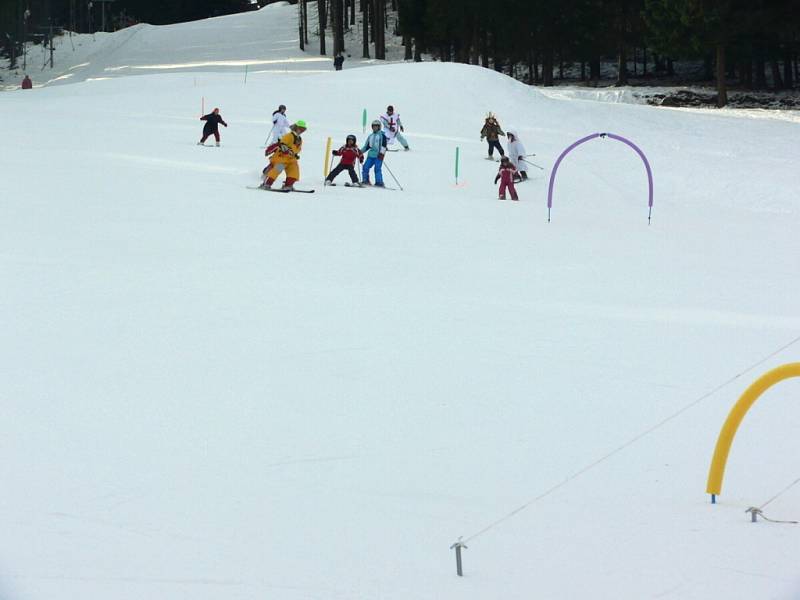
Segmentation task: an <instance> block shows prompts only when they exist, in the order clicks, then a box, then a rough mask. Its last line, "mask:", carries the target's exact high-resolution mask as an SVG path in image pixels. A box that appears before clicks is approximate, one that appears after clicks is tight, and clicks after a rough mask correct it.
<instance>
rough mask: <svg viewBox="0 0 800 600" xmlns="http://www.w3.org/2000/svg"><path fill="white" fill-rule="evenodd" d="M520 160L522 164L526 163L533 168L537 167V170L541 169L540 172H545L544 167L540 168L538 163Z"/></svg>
mask: <svg viewBox="0 0 800 600" xmlns="http://www.w3.org/2000/svg"><path fill="white" fill-rule="evenodd" d="M520 160H521V161H522V162H524V163H528V164H529V165H530V166H532V167H536V168H537V169H539V170H540V171H544V167H540V166H539V165H537V164H536V163H532V162H531V161H529V160H525V159H524V158H520Z"/></svg>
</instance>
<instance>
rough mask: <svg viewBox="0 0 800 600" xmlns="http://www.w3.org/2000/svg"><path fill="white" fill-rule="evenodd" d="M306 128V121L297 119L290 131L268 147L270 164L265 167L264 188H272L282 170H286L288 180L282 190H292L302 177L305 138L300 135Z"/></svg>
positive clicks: (267, 154) (266, 153)
mask: <svg viewBox="0 0 800 600" xmlns="http://www.w3.org/2000/svg"><path fill="white" fill-rule="evenodd" d="M305 130H306V122H305V121H302V120H301V121H297V122H296V123H295V124H294V125H292V126H290V127H289V133H287V134H285V135H283V136H281V138H280V139H279V140H278V141H277V142H275V143H274V144H272V145H271V146H268V147H267V150H266V152H265V153H264V154H265V155H266V156H269V157H270V160H269V165H268V166H267V167H266V168H265V169H264V171H263V172H264V174H265V179H264V182H263V183H262V184H261V187H262V188H265V189H271V188H272V184H273V183H275V180H276V179H277V178H278V175H280V174H281V172H282V171H286V181H284V182H283V187H281V190H282V191H291V190H292V189H294V184H295V182H296V181H298V180H299V179H300V164H299V162H298V161H299V159H300V151H301V150H302V149H303V138H302V137H300V135H301V134H302V133H303V132H305Z"/></svg>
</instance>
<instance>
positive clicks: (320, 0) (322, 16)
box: [317, 0, 328, 56]
mask: <svg viewBox="0 0 800 600" xmlns="http://www.w3.org/2000/svg"><path fill="white" fill-rule="evenodd" d="M317 16H318V17H319V53H320V55H322V56H325V54H326V50H325V28H326V27H327V26H328V15H327V13H326V11H325V1H324V0H317Z"/></svg>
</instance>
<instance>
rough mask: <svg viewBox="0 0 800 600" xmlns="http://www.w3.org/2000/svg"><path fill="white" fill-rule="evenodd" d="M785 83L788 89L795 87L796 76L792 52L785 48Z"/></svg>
mask: <svg viewBox="0 0 800 600" xmlns="http://www.w3.org/2000/svg"><path fill="white" fill-rule="evenodd" d="M783 85H785V86H786V89H787V90H790V89H792V88H793V87H794V78H793V77H792V53H791V51H790V50H785V51H784V53H783Z"/></svg>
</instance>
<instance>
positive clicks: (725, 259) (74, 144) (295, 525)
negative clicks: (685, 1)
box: [0, 5, 800, 600]
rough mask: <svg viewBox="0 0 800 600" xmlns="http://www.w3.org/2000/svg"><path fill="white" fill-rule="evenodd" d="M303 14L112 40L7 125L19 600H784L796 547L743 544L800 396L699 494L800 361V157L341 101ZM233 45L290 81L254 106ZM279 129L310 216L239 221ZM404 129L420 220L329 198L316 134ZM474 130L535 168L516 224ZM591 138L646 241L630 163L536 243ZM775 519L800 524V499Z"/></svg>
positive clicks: (261, 78) (410, 88)
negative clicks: (206, 123) (389, 110)
mask: <svg viewBox="0 0 800 600" xmlns="http://www.w3.org/2000/svg"><path fill="white" fill-rule="evenodd" d="M293 10H294V9H292V8H290V7H287V6H285V5H275V6H270V7H268V8H266V9H263V10H262V11H260V12H258V13H251V14H247V15H237V16H233V17H223V18H219V19H212V20H207V21H202V22H198V23H187V24H183V25H175V26H170V27H169V28H164V29H163V30H161V29H160V28H142V29H141V30H140V31H139V32H138V33H137V32H136V31H133V32H131V31H129V30H126V31H122V32H119V33H116V34H113V35H109V36H108V40H109V41H108V44H112V45H113V47H114V48H116V50H115V51H114V52H113V53H112V54H111V55H110V56H105V55H100V54H98V55H96V56H95V57H94V58H93V59H92V61H91V62H92V64H90V65H87V66H86V67H85V68H81V69H75V72H76V75H75V76H74V77H72V78H70V79H69V80H62V81H64V82H66V83H70V82H75V83H74V84H73V85H49V86H45V87H43V88H38V89H34V90H32V91H30V92H8V93H3V94H0V108H2V111H3V114H5V115H6V116H7V121H6V124H5V126H4V144H3V146H4V148H5V149H4V151H3V160H2V165H3V167H2V175H1V176H0V224H1V226H2V236H0V290H2V293H0V307H1V308H2V310H0V331H2V337H0V365H2V368H0V411H1V412H0V449H1V450H2V452H1V454H0V456H2V459H0V482H2V493H0V531H2V537H0V598H1V599H2V600H50V599H59V600H66V599H69V600H77V599H80V600H108V599H114V600H141V599H142V598H147V599H148V600H176V599H179V598H180V599H183V598H191V599H192V600H211V599H218V598H226V599H230V600H233V599H247V600H251V599H253V600H255V599H259V600H262V599H264V598H268V599H273V598H274V599H280V600H300V599H320V600H344V599H378V598H380V599H381V600H411V599H413V600H445V599H447V600H450V599H452V600H456V599H458V600H485V599H488V598H498V599H503V600H529V599H532V598H537V599H539V598H548V599H550V598H558V599H562V598H568V599H571V598H592V599H619V598H626V599H627V598H631V599H638V598H681V599H684V598H688V599H694V598H704V599H706V598H710V597H714V598H729V599H730V598H742V599H750V598H759V599H763V598H781V599H791V598H797V597H798V595H800V574H798V571H797V557H796V554H797V548H798V542H799V539H798V536H800V526H797V525H786V524H775V523H769V522H765V521H761V522H759V523H757V524H752V523H750V522H749V519H748V516H747V515H746V514H745V513H744V511H745V509H746V508H747V507H749V506H759V505H761V504H763V503H764V502H766V501H767V500H769V499H770V498H772V497H773V496H774V495H775V494H777V493H778V492H780V491H781V490H783V489H784V488H786V487H787V486H788V485H789V484H791V483H792V482H793V481H795V480H796V479H797V478H798V477H799V476H800V463H798V460H797V457H798V456H800V437H799V436H797V434H796V432H797V430H798V428H799V427H800V407H798V404H797V396H798V393H800V382H798V381H797V380H789V381H786V382H784V383H781V384H780V385H779V386H776V387H775V388H773V389H771V390H770V391H769V392H768V393H767V394H765V396H764V397H763V398H762V399H761V400H760V401H759V402H758V403H757V404H756V405H755V406H754V407H753V409H752V410H751V411H750V413H749V414H748V415H747V418H746V419H745V421H744V423H743V425H742V427H741V429H740V431H739V433H738V435H737V438H736V440H735V442H734V445H733V450H732V452H731V457H730V461H729V463H728V470H727V474H726V480H725V486H724V489H723V493H722V496H721V497H720V502H719V504H718V505H716V506H712V505H710V504H709V501H708V497H707V496H706V495H705V493H704V492H705V477H706V473H707V469H708V465H709V461H710V459H711V453H712V450H713V447H714V443H715V441H716V437H717V434H718V432H719V428H720V427H721V425H722V422H723V420H724V419H725V416H726V415H727V413H728V410H729V409H730V407H731V406H732V405H733V403H734V402H735V400H736V399H737V398H738V396H739V395H740V394H741V393H742V391H743V390H744V389H745V387H747V385H749V384H750V383H751V382H752V381H753V380H755V379H756V378H757V377H758V376H759V375H761V374H762V373H764V372H765V371H767V370H768V369H769V368H771V367H774V366H777V365H780V364H783V363H788V362H793V361H798V360H799V359H800V342H797V343H794V344H793V345H791V344H790V343H791V342H793V341H796V340H797V339H798V336H800V310H799V309H798V294H799V293H800V283H799V282H798V277H797V274H798V267H800V260H799V259H798V257H799V256H800V238H798V235H797V231H798V225H800V216H799V215H798V204H797V197H798V196H797V190H798V184H800V168H798V167H800V165H799V164H798V158H797V148H798V141H797V140H798V134H799V133H800V129H798V124H797V123H796V122H791V121H790V120H786V119H775V118H770V117H769V116H768V115H761V114H758V113H748V114H746V115H745V116H739V113H736V112H734V111H720V112H704V113H698V112H683V111H674V110H659V109H655V108H652V107H647V106H636V105H627V104H606V103H595V102H587V101H579V100H572V99H568V98H549V97H546V96H544V95H542V94H540V93H538V92H537V91H536V90H535V89H532V88H528V87H526V86H524V85H522V84H520V83H518V82H515V81H513V80H511V79H508V78H506V77H503V76H501V75H499V74H497V73H494V72H492V71H487V70H482V69H480V68H477V67H470V66H465V65H453V64H441V63H424V64H393V65H381V66H372V67H365V68H359V69H347V68H346V70H345V71H343V72H341V73H336V72H333V71H332V70H330V66H329V64H327V63H320V62H311V61H308V62H305V61H304V60H303V59H306V58H307V59H312V60H313V61H316V60H317V59H318V58H317V57H316V56H315V55H314V54H309V55H307V56H302V55H300V54H299V52H298V51H296V50H295V49H294V42H293V41H292V38H293V37H294V33H293V32H294V31H295V29H296V27H295V22H294V21H293V20H292V19H293ZM251 24H252V27H253V28H256V27H257V28H259V29H260V30H261V31H262V32H265V33H266V34H267V35H266V36H265V38H266V39H268V40H270V41H269V44H270V45H269V46H268V47H261V46H257V45H256V44H255V42H256V40H257V36H255V35H254V34H253V33H252V32H251V31H250V29H249V28H250V27H251ZM162 31H163V33H162ZM200 31H202V35H198V32H200ZM237 36H238V37H237ZM190 39H191V40H193V41H192V43H191V44H189V43H188V40H190ZM232 39H240V40H243V41H246V42H247V43H251V42H252V43H253V44H254V45H253V54H252V56H251V57H250V58H253V59H254V60H255V59H258V58H259V57H262V59H263V60H265V61H266V60H270V61H271V60H280V61H282V62H280V63H270V64H276V65H278V66H276V67H274V68H273V67H272V66H270V64H265V65H263V68H260V69H259V68H254V69H252V70H250V72H249V74H248V79H247V82H246V84H245V81H244V77H243V73H242V72H241V69H240V68H239V67H238V66H237V67H236V68H230V69H222V68H220V69H217V66H218V65H217V64H216V63H218V62H220V61H222V62H224V61H236V60H240V59H241V58H242V54H241V46H239V47H236V48H234V47H232V46H231V45H230V40H232ZM279 43H285V48H284V47H281V46H279ZM84 62H85V61H84ZM195 63H202V65H203V66H196V67H192V68H186V69H184V68H178V69H169V68H166V67H163V66H162V67H161V68H159V69H156V70H154V72H152V73H150V72H148V74H140V72H141V71H142V69H135V68H134V66H137V65H138V66H142V65H145V64H146V65H156V64H158V65H172V64H184V65H185V64H195ZM212 63H213V64H212ZM123 66H127V68H117V67H123ZM347 66H348V65H346V67H347ZM108 68H113V69H116V70H114V71H106V69H108ZM317 71H319V72H317ZM77 73H81V74H80V75H78V74H77ZM108 73H112V74H113V75H111V76H109V75H108ZM128 75H136V76H128ZM106 77H109V78H106ZM201 99H204V103H205V108H206V110H210V109H211V108H213V107H214V106H219V107H220V108H221V112H222V115H223V116H224V118H225V119H226V121H227V122H228V123H229V125H230V127H228V128H227V129H224V128H223V130H222V147H221V148H219V149H217V148H198V147H197V146H196V145H195V144H196V141H197V139H199V136H200V131H201V128H202V123H201V122H200V121H199V119H198V117H199V116H200V108H201ZM281 102H282V103H285V104H286V105H287V106H288V107H289V110H288V113H289V115H290V117H291V118H292V119H300V118H302V119H305V120H306V121H307V122H308V123H309V129H308V131H307V133H306V134H305V136H304V138H305V140H306V141H305V147H304V152H303V154H302V159H301V169H302V179H301V182H300V184H299V185H301V186H303V187H313V188H316V189H317V193H315V194H312V195H300V194H297V195H291V194H290V195H280V194H266V193H262V192H259V191H253V190H248V189H247V186H252V185H255V184H256V183H257V182H258V176H259V173H260V171H261V168H262V166H263V165H264V161H263V150H262V149H261V148H260V146H261V145H262V144H263V141H264V138H265V136H266V133H267V131H268V130H269V117H270V113H271V112H272V110H274V108H275V107H276V106H277V105H278V104H279V103H281ZM389 103H392V104H394V105H395V106H396V107H397V109H398V111H399V112H400V114H401V115H402V117H403V119H404V121H405V122H406V133H407V135H408V139H409V141H410V143H411V145H412V148H413V151H412V152H408V153H403V152H399V153H393V154H391V155H390V156H389V157H388V159H387V164H388V166H389V167H390V168H391V169H392V171H393V172H394V174H395V175H396V176H397V178H398V179H399V180H400V182H401V183H402V184H403V187H404V188H405V191H404V192H400V191H388V190H386V191H382V190H375V189H364V190H357V189H353V190H351V189H344V188H343V187H336V188H326V189H323V188H322V166H323V158H324V149H325V142H326V139H327V137H328V136H332V137H333V138H334V142H335V143H337V144H340V143H343V141H344V137H345V136H346V135H347V134H348V133H355V134H357V135H358V137H359V140H361V139H362V138H363V136H362V132H361V111H362V109H363V108H365V107H366V108H367V109H368V111H369V115H370V117H373V116H376V115H377V114H378V113H379V112H382V111H383V109H385V107H386V105H387V104H389ZM488 110H492V111H494V112H495V113H497V114H498V115H499V118H500V121H501V124H502V125H503V126H504V128H515V129H517V130H518V131H519V132H520V135H521V136H523V141H524V142H525V144H526V146H527V148H528V151H529V152H535V153H536V155H537V156H536V157H535V158H534V159H533V160H535V161H536V162H537V163H539V164H541V165H542V166H543V167H545V169H546V170H547V171H545V172H538V171H532V175H533V176H534V180H533V181H531V182H529V183H525V184H523V185H520V186H519V192H520V196H521V201H520V202H519V203H512V202H500V201H498V200H497V199H496V187H495V186H493V185H492V179H493V177H494V173H495V168H496V164H494V163H490V162H488V161H486V160H485V159H484V153H485V146H484V144H482V143H481V142H480V140H479V139H478V136H479V133H478V132H479V130H480V127H481V124H482V118H483V116H484V115H485V113H486V111H488ZM603 131H608V132H612V133H617V134H619V135H622V136H624V137H626V138H629V139H631V140H633V141H634V142H635V143H636V144H638V145H639V146H640V147H641V148H642V149H643V151H644V152H645V153H646V154H647V156H648V158H649V160H650V162H651V164H652V166H653V172H654V177H655V204H654V210H653V221H652V224H651V225H650V226H648V225H647V196H646V190H647V182H646V177H645V171H644V169H643V167H642V164H641V161H640V160H639V158H638V157H637V155H636V154H635V153H634V152H632V151H631V150H630V149H629V148H627V147H626V146H625V145H623V144H620V143H618V142H614V141H612V140H595V141H593V142H590V143H587V144H584V145H583V146H581V147H580V148H579V149H577V150H575V151H574V152H573V153H572V154H571V155H569V156H568V157H567V158H566V159H565V161H564V162H563V163H562V166H561V167H560V170H559V175H558V180H557V182H556V189H555V197H554V207H553V220H552V222H551V223H548V222H547V210H546V192H547V188H546V186H547V175H548V173H549V169H550V168H551V167H552V165H553V163H554V162H555V159H556V158H557V157H558V155H559V153H560V152H561V151H562V150H563V149H564V148H565V147H566V146H568V145H569V144H570V143H572V142H573V141H575V140H576V139H578V138H580V137H582V136H585V135H588V134H590V133H593V132H603ZM456 146H459V147H460V151H461V156H462V165H461V180H460V182H459V185H458V186H456V185H455V181H454V178H453V174H454V173H453V158H454V154H455V149H456ZM389 180H390V179H389ZM343 181H344V176H342V177H340V179H339V182H340V183H343ZM523 506H524V507H525V508H524V509H522V510H520V511H518V512H514V511H516V510H517V509H518V508H521V507H523ZM512 513H513V514H512ZM765 514H767V515H768V516H770V517H771V518H774V519H789V520H791V519H794V520H797V519H798V518H800V485H796V486H794V487H792V488H790V489H788V491H786V492H785V493H783V494H781V495H779V497H778V498H777V499H775V500H774V501H772V502H771V503H770V504H769V506H768V507H767V508H765ZM459 536H463V537H464V539H465V540H467V546H468V549H467V550H465V551H464V568H465V576H464V577H463V578H458V577H456V575H455V559H454V556H453V553H452V551H451V550H450V549H449V547H450V545H451V544H452V543H453V542H455V541H456V539H457V538H458V537H459Z"/></svg>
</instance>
